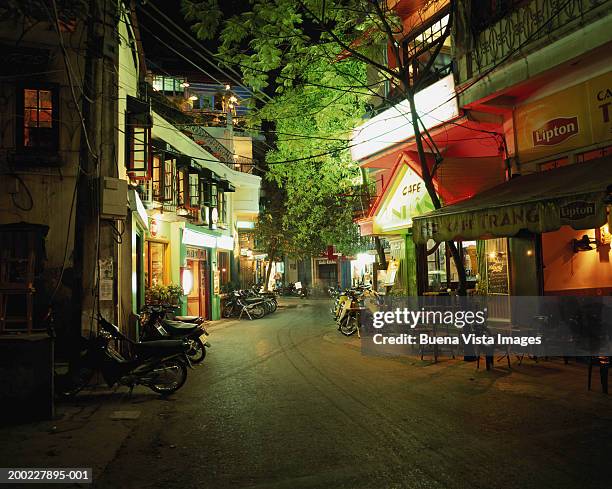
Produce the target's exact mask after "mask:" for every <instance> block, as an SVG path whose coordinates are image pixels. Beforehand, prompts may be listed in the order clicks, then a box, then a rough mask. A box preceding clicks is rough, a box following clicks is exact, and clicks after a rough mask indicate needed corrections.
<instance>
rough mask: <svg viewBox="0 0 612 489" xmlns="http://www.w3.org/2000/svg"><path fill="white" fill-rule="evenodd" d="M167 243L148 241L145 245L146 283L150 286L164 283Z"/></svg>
mask: <svg viewBox="0 0 612 489" xmlns="http://www.w3.org/2000/svg"><path fill="white" fill-rule="evenodd" d="M165 252H166V244H165V243H158V242H155V241H147V242H146V245H145V247H144V255H145V267H146V268H145V275H146V276H145V283H146V284H147V286H148V287H151V286H154V285H163V284H164V267H165Z"/></svg>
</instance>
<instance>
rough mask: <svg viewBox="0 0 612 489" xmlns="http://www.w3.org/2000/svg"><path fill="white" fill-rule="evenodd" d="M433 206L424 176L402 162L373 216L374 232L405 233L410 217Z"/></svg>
mask: <svg viewBox="0 0 612 489" xmlns="http://www.w3.org/2000/svg"><path fill="white" fill-rule="evenodd" d="M433 209H434V206H433V203H432V202H431V198H430V197H429V195H428V193H427V189H426V188H425V182H424V181H423V179H422V178H421V177H420V176H419V175H418V174H417V173H416V172H415V171H414V170H413V169H412V168H410V167H409V166H408V165H406V164H402V166H401V167H400V170H399V172H398V173H397V175H396V177H395V179H394V180H393V182H391V185H390V188H389V189H388V191H387V192H386V193H385V196H384V198H383V202H382V204H381V205H380V207H379V210H378V212H377V213H376V215H375V216H374V219H373V225H372V229H373V234H405V233H406V232H408V230H409V229H410V227H411V226H412V218H413V217H414V216H418V215H420V214H424V213H427V212H430V211H432V210H433Z"/></svg>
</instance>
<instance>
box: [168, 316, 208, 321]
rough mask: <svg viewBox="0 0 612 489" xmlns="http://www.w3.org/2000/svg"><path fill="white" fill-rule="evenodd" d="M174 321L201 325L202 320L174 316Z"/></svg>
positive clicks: (196, 317) (197, 317)
mask: <svg viewBox="0 0 612 489" xmlns="http://www.w3.org/2000/svg"><path fill="white" fill-rule="evenodd" d="M174 320H175V321H180V322H182V323H203V322H204V318H201V317H200V316H174Z"/></svg>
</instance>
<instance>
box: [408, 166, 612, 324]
mask: <svg viewBox="0 0 612 489" xmlns="http://www.w3.org/2000/svg"><path fill="white" fill-rule="evenodd" d="M611 193H612V158H610V157H605V158H600V159H596V160H591V161H588V162H585V163H581V164H575V165H569V166H564V167H562V168H557V169H554V170H550V171H546V172H538V173H532V174H529V175H525V176H521V177H516V178H513V179H511V180H509V181H507V182H505V183H503V184H501V185H498V186H496V187H494V188H492V189H490V190H488V191H485V192H482V193H481V194H479V195H477V196H475V197H473V198H471V199H467V200H465V201H462V202H459V203H457V204H453V205H449V206H447V207H444V208H442V209H438V210H436V211H433V212H430V213H428V214H425V215H422V216H418V217H416V218H415V220H414V226H413V230H414V241H415V243H417V245H419V246H421V247H425V246H429V245H428V243H432V242H433V243H435V244H438V243H443V242H446V241H455V242H457V243H459V244H460V245H461V246H463V247H464V248H465V244H466V243H474V242H475V248H476V250H475V253H474V252H472V251H471V250H470V251H468V256H469V260H470V266H471V267H472V269H476V270H477V273H476V275H475V279H476V285H477V287H476V288H477V290H478V291H479V292H481V293H486V294H488V295H502V296H510V295H516V296H534V295H543V294H547V295H561V294H572V295H575V294H585V295H591V294H592V295H608V294H610V293H612V266H611V265H610V260H611V258H612V255H611V254H610V233H609V226H610V223H609V221H610V211H609V206H610V203H611V202H612V201H611ZM438 246H439V245H438ZM498 303H500V302H498ZM499 314H500V316H501V317H502V318H503V317H507V316H508V315H509V311H499Z"/></svg>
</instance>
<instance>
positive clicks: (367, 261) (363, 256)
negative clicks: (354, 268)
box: [355, 253, 376, 266]
mask: <svg viewBox="0 0 612 489" xmlns="http://www.w3.org/2000/svg"><path fill="white" fill-rule="evenodd" d="M355 261H356V262H357V263H358V264H359V265H362V266H363V265H371V264H372V263H374V262H375V261H376V257H375V256H374V255H370V254H369V253H359V254H358V255H357V260H355Z"/></svg>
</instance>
